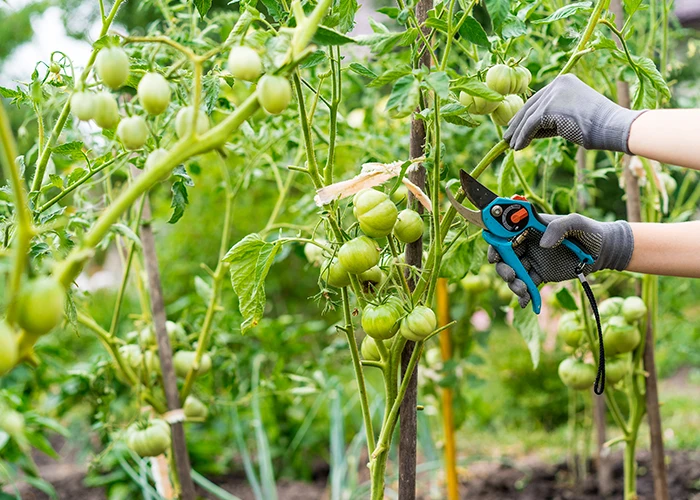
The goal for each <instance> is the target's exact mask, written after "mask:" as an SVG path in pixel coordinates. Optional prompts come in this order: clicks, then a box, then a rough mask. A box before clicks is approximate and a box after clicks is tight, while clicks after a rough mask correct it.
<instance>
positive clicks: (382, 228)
mask: <svg viewBox="0 0 700 500" xmlns="http://www.w3.org/2000/svg"><path fill="white" fill-rule="evenodd" d="M352 201H353V209H352V211H353V213H354V214H355V218H357V221H358V222H359V223H360V229H362V232H363V233H365V234H366V235H367V236H371V237H372V238H382V237H384V236H386V235H388V234H389V233H390V232H391V230H392V229H393V227H394V224H395V223H396V218H397V216H398V210H397V209H396V205H394V203H393V202H392V201H391V199H390V198H389V196H388V195H387V194H386V193H382V192H381V191H377V190H376V189H363V190H362V191H360V192H358V193H357V194H356V195H355V197H354V198H353V200H352Z"/></svg>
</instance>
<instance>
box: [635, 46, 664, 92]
mask: <svg viewBox="0 0 700 500" xmlns="http://www.w3.org/2000/svg"><path fill="white" fill-rule="evenodd" d="M632 60H633V61H634V62H635V64H636V65H637V67H638V68H639V70H640V71H641V72H642V74H643V75H644V76H646V77H647V78H648V79H649V81H650V82H651V84H652V85H653V86H654V88H655V89H656V90H658V91H659V93H660V94H661V95H663V96H664V97H666V98H667V99H670V98H671V91H670V90H669V89H668V84H667V83H666V80H664V77H663V76H661V73H660V72H659V70H658V69H657V68H656V64H654V61H652V60H651V59H649V58H648V57H644V56H634V57H632Z"/></svg>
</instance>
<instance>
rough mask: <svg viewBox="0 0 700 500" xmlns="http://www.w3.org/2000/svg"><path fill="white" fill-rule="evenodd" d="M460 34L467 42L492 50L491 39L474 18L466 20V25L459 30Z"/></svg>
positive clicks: (463, 24)
mask: <svg viewBox="0 0 700 500" xmlns="http://www.w3.org/2000/svg"><path fill="white" fill-rule="evenodd" d="M459 34H460V36H462V37H464V39H465V40H467V41H469V42H471V43H473V44H475V45H479V46H480V47H484V48H486V49H489V50H491V42H489V37H488V35H486V31H485V30H484V27H483V26H481V24H480V23H479V21H477V20H476V19H474V18H473V17H471V16H469V17H467V18H466V19H465V20H464V23H462V26H460V28H459Z"/></svg>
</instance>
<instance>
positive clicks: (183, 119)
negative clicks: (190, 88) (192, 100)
mask: <svg viewBox="0 0 700 500" xmlns="http://www.w3.org/2000/svg"><path fill="white" fill-rule="evenodd" d="M193 113H194V108H192V106H185V107H184V108H182V109H181V110H180V111H178V112H177V116H175V133H176V134H177V136H178V137H179V138H180V139H182V138H183V137H185V136H186V135H187V133H188V132H189V130H190V127H191V126H192V120H193ZM207 130H209V118H208V117H207V115H206V113H204V111H202V110H201V109H200V110H197V130H196V134H197V135H202V134H204V133H205V132H206V131H207Z"/></svg>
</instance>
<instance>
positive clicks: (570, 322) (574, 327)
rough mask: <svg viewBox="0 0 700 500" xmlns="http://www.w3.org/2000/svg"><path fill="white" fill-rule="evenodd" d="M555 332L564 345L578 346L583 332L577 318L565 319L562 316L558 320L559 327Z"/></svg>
mask: <svg viewBox="0 0 700 500" xmlns="http://www.w3.org/2000/svg"><path fill="white" fill-rule="evenodd" d="M557 333H558V334H559V337H560V338H561V339H562V340H563V341H564V343H565V344H566V345H568V346H571V347H578V345H579V344H580V343H581V339H582V338H583V336H584V333H585V332H584V329H583V327H582V326H581V323H579V321H578V320H576V319H565V318H564V317H563V316H562V319H561V320H560V321H559V329H558V332H557Z"/></svg>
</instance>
